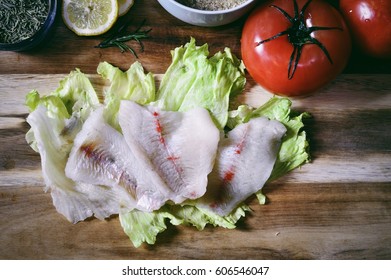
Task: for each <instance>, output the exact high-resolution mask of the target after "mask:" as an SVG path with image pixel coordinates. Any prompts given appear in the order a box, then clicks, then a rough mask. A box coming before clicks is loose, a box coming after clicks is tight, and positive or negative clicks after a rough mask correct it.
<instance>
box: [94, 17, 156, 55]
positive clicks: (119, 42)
mask: <svg viewBox="0 0 391 280" xmlns="http://www.w3.org/2000/svg"><path fill="white" fill-rule="evenodd" d="M144 23H145V21H143V22H142V23H141V25H140V26H139V27H138V28H137V29H136V30H135V31H133V32H130V33H127V32H126V29H127V27H128V26H129V24H130V22H128V23H125V24H123V25H121V26H120V27H119V28H118V30H117V31H116V32H115V33H114V34H113V35H112V36H110V37H109V38H107V39H106V40H104V41H103V42H101V43H100V44H99V45H97V46H95V47H96V48H109V47H118V48H119V49H120V50H121V52H126V51H129V52H130V53H132V54H133V55H134V56H135V57H138V56H137V53H136V51H135V50H134V49H133V48H132V47H131V46H129V45H128V44H126V42H128V41H136V42H137V43H138V44H139V45H140V47H141V51H144V45H143V43H142V42H141V40H142V39H145V38H149V32H150V31H151V30H152V29H147V30H142V29H141V28H142V26H143V25H144Z"/></svg>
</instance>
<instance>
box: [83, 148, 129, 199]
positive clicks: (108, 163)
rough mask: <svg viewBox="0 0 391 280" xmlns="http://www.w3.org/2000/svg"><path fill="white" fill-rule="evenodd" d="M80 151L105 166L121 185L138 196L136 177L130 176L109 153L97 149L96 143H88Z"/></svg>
mask: <svg viewBox="0 0 391 280" xmlns="http://www.w3.org/2000/svg"><path fill="white" fill-rule="evenodd" d="M80 151H82V152H83V153H84V155H85V156H86V157H87V158H89V159H90V160H91V161H93V162H94V163H97V164H98V165H100V166H104V167H105V170H106V171H107V172H109V173H110V174H113V177H114V178H117V180H118V183H119V185H120V186H122V187H124V188H125V189H126V190H127V191H128V192H129V193H130V194H131V195H132V197H133V198H136V188H137V183H136V182H135V181H134V178H133V177H132V176H130V175H129V174H128V173H127V172H126V171H123V170H122V169H121V168H120V167H119V166H117V164H116V162H115V159H114V158H112V157H111V156H109V155H105V153H103V152H102V151H99V150H97V148H96V145H95V144H94V143H87V144H84V145H82V146H81V147H80Z"/></svg>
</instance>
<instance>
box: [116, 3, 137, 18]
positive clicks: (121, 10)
mask: <svg viewBox="0 0 391 280" xmlns="http://www.w3.org/2000/svg"><path fill="white" fill-rule="evenodd" d="M133 4H134V0H118V16H123V15H124V14H126V13H127V12H129V10H130V8H131V7H132V6H133Z"/></svg>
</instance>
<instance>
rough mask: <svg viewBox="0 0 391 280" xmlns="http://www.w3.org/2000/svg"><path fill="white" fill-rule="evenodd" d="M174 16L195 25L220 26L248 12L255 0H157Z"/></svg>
mask: <svg viewBox="0 0 391 280" xmlns="http://www.w3.org/2000/svg"><path fill="white" fill-rule="evenodd" d="M158 2H159V3H160V5H161V6H162V7H163V8H164V9H165V10H166V11H167V12H169V13H170V14H171V15H173V16H174V17H176V18H178V19H180V20H182V21H184V22H186V23H189V24H192V25H197V26H220V25H225V24H228V23H231V22H233V21H236V20H237V19H239V18H240V17H242V16H244V15H245V14H246V13H248V12H249V11H250V10H251V9H252V8H253V7H254V6H255V4H256V2H257V0H225V1H221V0H158Z"/></svg>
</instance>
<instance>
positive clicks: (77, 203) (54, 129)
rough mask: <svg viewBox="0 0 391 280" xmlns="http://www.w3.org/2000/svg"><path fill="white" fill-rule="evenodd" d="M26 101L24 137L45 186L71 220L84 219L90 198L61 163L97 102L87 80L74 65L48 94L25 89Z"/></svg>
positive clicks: (60, 209)
mask: <svg viewBox="0 0 391 280" xmlns="http://www.w3.org/2000/svg"><path fill="white" fill-rule="evenodd" d="M26 105H27V107H28V108H29V110H30V114H29V116H28V117H27V122H28V123H29V125H30V126H31V128H30V130H29V131H28V132H27V134H26V141H27V142H28V143H29V145H30V146H31V147H32V148H33V149H34V150H35V151H37V152H39V153H40V156H41V165H42V173H43V178H44V180H45V185H46V190H50V191H51V195H52V198H53V204H54V206H55V207H56V209H57V211H58V212H60V213H61V214H63V215H64V216H65V217H66V218H67V219H68V220H70V221H72V222H76V221H79V220H84V219H85V218H87V217H89V216H91V215H92V212H91V210H90V206H89V204H90V202H89V201H88V200H87V199H86V197H84V196H83V195H82V194H80V193H79V192H77V191H76V190H75V183H74V182H73V181H72V180H70V179H69V178H67V177H66V176H65V165H66V162H67V160H68V155H69V153H70V150H71V149H72V146H73V140H74V138H75V136H76V135H77V133H78V132H79V131H80V130H81V127H82V124H83V122H84V121H85V120H86V119H87V118H88V116H89V114H90V113H91V112H92V111H93V110H94V109H95V108H96V106H98V105H99V99H98V96H97V95H96V92H95V90H94V88H93V86H92V84H91V83H90V80H89V79H88V78H87V77H86V76H85V75H84V74H83V73H81V72H80V71H79V70H78V69H77V70H75V71H72V72H71V73H70V74H69V75H68V76H67V77H66V78H65V79H63V80H61V81H60V85H59V87H58V88H57V89H56V90H55V91H54V92H52V93H50V94H49V95H46V96H40V94H39V93H38V91H36V90H33V91H31V92H30V93H28V94H27V96H26Z"/></svg>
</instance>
